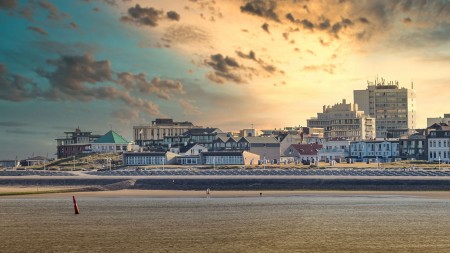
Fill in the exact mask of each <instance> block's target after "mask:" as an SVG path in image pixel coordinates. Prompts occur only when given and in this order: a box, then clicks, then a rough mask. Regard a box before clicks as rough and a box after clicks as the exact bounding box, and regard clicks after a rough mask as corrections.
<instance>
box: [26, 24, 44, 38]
mask: <svg viewBox="0 0 450 253" xmlns="http://www.w3.org/2000/svg"><path fill="white" fill-rule="evenodd" d="M28 30H30V31H33V32H37V33H39V34H41V35H44V36H47V35H48V33H47V32H46V31H45V30H44V29H42V28H40V27H35V26H29V27H28Z"/></svg>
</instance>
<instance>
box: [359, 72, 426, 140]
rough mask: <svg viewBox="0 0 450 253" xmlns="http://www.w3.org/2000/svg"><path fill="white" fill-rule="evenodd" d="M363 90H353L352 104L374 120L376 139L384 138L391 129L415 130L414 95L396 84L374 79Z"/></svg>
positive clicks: (413, 92)
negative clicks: (356, 105)
mask: <svg viewBox="0 0 450 253" xmlns="http://www.w3.org/2000/svg"><path fill="white" fill-rule="evenodd" d="M367 83H368V85H367V88H366V89H365V90H354V91H353V98H354V102H355V103H356V104H358V106H359V109H360V110H362V111H364V113H365V114H366V115H368V116H371V117H374V118H375V119H376V137H377V138H386V137H387V131H388V130H392V129H415V128H416V111H417V108H416V105H415V103H416V94H415V91H414V90H413V87H411V89H407V88H399V85H398V82H397V81H396V82H386V81H385V80H384V79H378V78H377V79H376V80H375V81H373V82H370V81H368V82H367ZM411 86H412V85H411Z"/></svg>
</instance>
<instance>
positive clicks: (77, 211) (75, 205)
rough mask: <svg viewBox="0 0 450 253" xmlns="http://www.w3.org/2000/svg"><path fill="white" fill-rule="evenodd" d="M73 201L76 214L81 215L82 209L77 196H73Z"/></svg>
mask: <svg viewBox="0 0 450 253" xmlns="http://www.w3.org/2000/svg"><path fill="white" fill-rule="evenodd" d="M72 199H73V208H74V209H75V214H80V209H79V208H78V205H77V200H76V199H75V196H72Z"/></svg>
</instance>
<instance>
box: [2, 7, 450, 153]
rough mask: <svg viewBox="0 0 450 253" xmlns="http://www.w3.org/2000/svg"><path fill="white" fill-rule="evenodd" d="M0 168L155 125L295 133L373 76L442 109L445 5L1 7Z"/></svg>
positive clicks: (430, 108)
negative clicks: (68, 139) (70, 136)
mask: <svg viewBox="0 0 450 253" xmlns="http://www.w3.org/2000/svg"><path fill="white" fill-rule="evenodd" d="M0 23H1V24H2V28H1V29H0V112H1V114H0V115H1V117H0V136H1V137H0V143H1V144H2V145H0V159H15V157H18V158H19V159H24V158H27V157H31V156H33V155H44V156H49V157H54V154H55V153H56V141H55V138H58V137H61V136H63V133H64V132H66V131H73V130H74V129H75V128H77V127H80V128H81V130H83V131H92V132H94V133H95V134H104V133H106V132H107V131H109V130H111V129H113V130H115V131H117V132H118V133H120V134H122V135H123V136H124V137H126V138H128V139H129V140H132V127H133V126H134V125H142V124H149V123H150V122H151V121H152V120H154V119H155V118H173V119H174V120H176V121H191V122H193V123H194V124H196V125H200V126H204V127H208V126H209V127H218V128H220V129H222V130H223V131H237V130H239V129H243V128H250V127H251V126H254V127H255V128H257V129H273V128H283V127H287V126H306V119H308V118H310V117H314V116H316V114H317V113H318V112H320V111H321V110H322V106H323V105H333V104H335V103H339V102H341V101H342V99H347V101H352V100H353V90H355V89H365V88H366V87H367V81H368V80H369V81H373V80H374V79H375V78H377V77H379V78H385V79H386V80H388V81H389V80H392V81H398V82H399V84H400V86H401V87H406V88H411V87H412V83H413V84H414V85H413V87H414V90H415V91H416V93H417V100H416V102H417V103H416V107H417V117H418V118H417V123H418V124H417V127H426V118H427V117H439V116H443V114H444V113H450V111H449V110H448V107H447V106H445V105H446V104H447V103H448V101H450V92H448V91H449V85H450V74H449V73H450V2H449V1H444V0H435V1H432V0H428V1H426V0H418V1H414V0H385V1H369V0H367V1H364V0H317V1H308V0H284V1H271V0H226V1H225V0H222V1H220V0H171V1H167V0H145V1H144V0H73V1H56V0H55V1H50V0H0Z"/></svg>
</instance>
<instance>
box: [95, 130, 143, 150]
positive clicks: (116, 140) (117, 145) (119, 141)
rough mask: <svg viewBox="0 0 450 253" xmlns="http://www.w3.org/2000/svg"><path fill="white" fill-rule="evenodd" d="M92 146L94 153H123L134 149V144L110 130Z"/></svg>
mask: <svg viewBox="0 0 450 253" xmlns="http://www.w3.org/2000/svg"><path fill="white" fill-rule="evenodd" d="M91 146H92V148H91V149H92V152H94V153H122V152H126V151H132V150H133V149H134V145H133V143H132V142H130V141H128V140H126V139H125V138H124V137H122V136H121V135H120V134H118V133H116V132H114V131H113V130H110V131H109V132H107V133H106V134H105V135H103V136H102V137H100V138H98V139H97V140H95V141H94V142H93V143H92V144H91Z"/></svg>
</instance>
